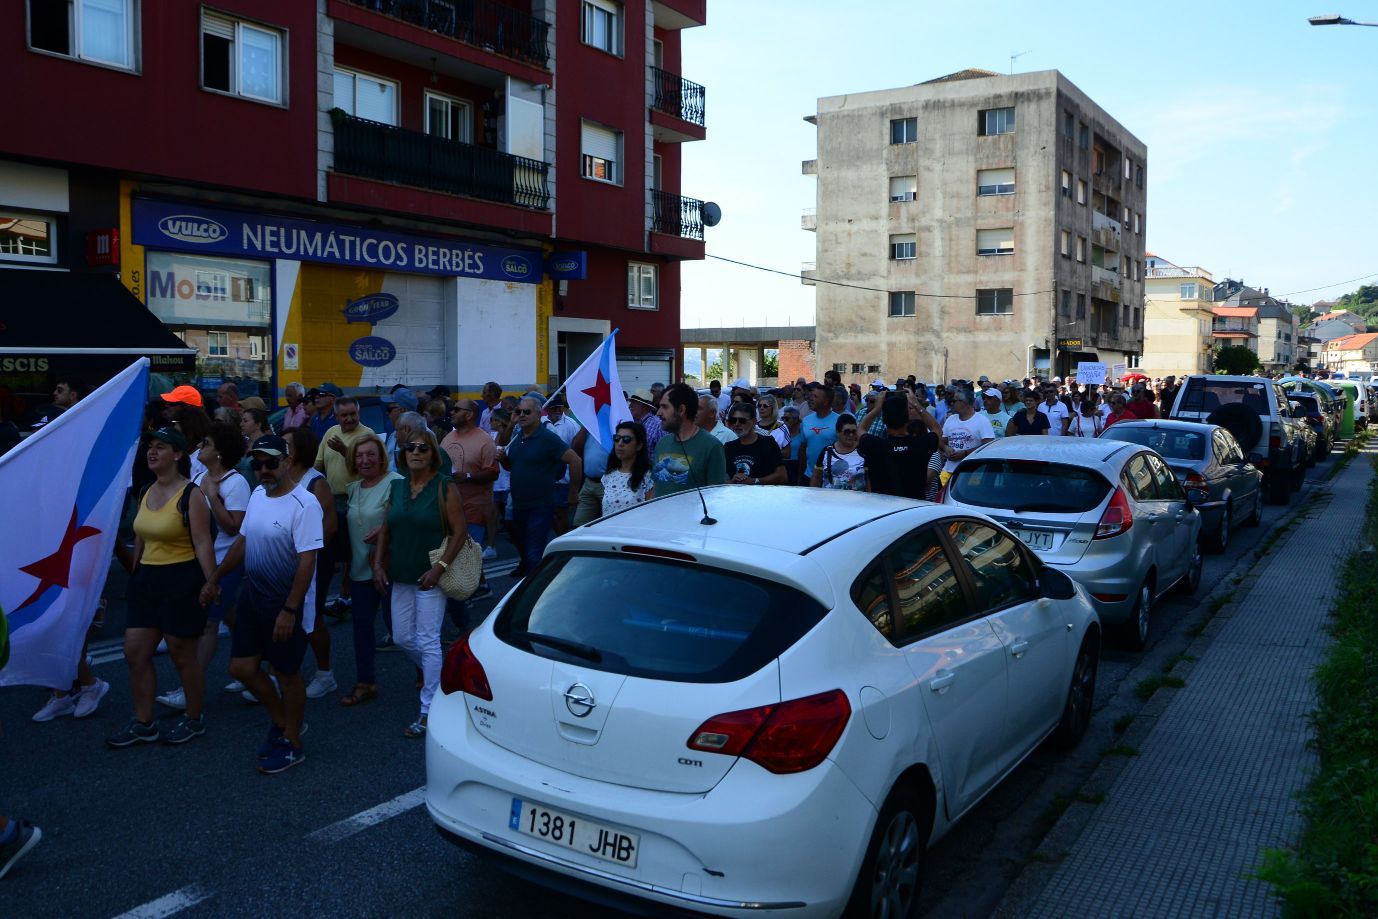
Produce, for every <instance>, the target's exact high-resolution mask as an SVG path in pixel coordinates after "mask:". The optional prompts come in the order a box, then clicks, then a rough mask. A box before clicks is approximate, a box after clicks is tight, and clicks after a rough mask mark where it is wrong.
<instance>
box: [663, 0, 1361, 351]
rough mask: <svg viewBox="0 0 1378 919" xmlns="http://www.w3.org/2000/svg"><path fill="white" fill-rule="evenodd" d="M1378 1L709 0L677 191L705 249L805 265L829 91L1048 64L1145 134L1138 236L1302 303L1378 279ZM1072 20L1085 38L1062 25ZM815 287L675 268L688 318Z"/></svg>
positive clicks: (771, 319)
mask: <svg viewBox="0 0 1378 919" xmlns="http://www.w3.org/2000/svg"><path fill="white" fill-rule="evenodd" d="M1334 12H1338V13H1340V14H1342V15H1344V16H1347V17H1349V18H1352V19H1357V20H1369V21H1378V0H1315V2H1314V3H1312V2H1294V0H1265V2H1251V3H1245V2H1218V0H1207V2H1201V0H1197V2H1193V3H1188V2H1182V0H1168V2H1159V3H1155V4H1153V5H1151V6H1150V5H1144V4H1129V3H1113V2H1103V0H1102V2H1081V0H1067V2H1047V0H1037V2H1035V0H1025V2H1008V0H987V2H985V3H981V4H974V3H972V4H953V3H935V2H932V0H923V2H913V0H911V2H907V3H901V2H891V0H853V2H851V3H842V4H839V3H836V2H823V0H799V2H785V0H709V3H708V20H709V21H708V25H707V26H704V27H701V28H696V29H690V30H688V31H686V32H685V33H684V66H683V70H684V76H685V77H687V78H688V79H690V80H694V81H695V82H698V83H702V84H704V85H705V86H706V87H707V98H708V139H707V140H706V141H699V142H696V143H691V144H685V150H684V170H683V186H682V187H683V193H684V194H686V195H690V196H693V197H698V198H703V199H705V200H712V201H716V202H717V203H718V204H719V205H720V206H721V207H722V211H723V219H722V223H721V224H719V225H718V226H717V227H713V228H711V229H709V230H708V231H707V241H708V247H707V248H708V252H709V254H710V255H719V256H724V257H727V258H733V259H739V260H741V261H746V262H752V263H754V264H757V265H764V266H768V267H771V268H780V269H784V270H787V271H796V272H797V271H798V270H799V266H800V263H801V262H802V261H806V260H811V259H813V257H814V248H813V246H814V234H812V233H807V232H804V231H802V230H801V229H800V228H799V217H800V214H801V212H802V210H803V209H804V208H806V207H812V206H813V205H814V186H815V179H814V178H813V177H812V176H804V175H801V174H800V162H801V161H802V160H806V159H812V158H813V156H814V155H815V152H816V135H815V129H814V127H813V126H812V125H810V124H807V123H805V122H804V121H803V120H802V119H803V116H805V115H807V114H810V113H812V112H813V111H815V109H816V100H817V98H818V97H820V96H831V95H837V94H840V93H847V92H859V91H864V90H871V89H883V88H887V87H894V86H905V85H909V84H912V83H918V82H922V81H924V80H928V79H931V78H933V77H936V76H941V75H942V74H945V73H951V72H952V71H955V70H961V69H963V68H966V67H980V68H985V69H988V70H996V71H999V72H1002V73H1007V72H1008V71H1009V66H1010V61H1009V57H1010V54H1011V53H1014V52H1021V51H1028V52H1029V53H1028V54H1025V55H1024V56H1022V57H1020V58H1019V59H1018V61H1017V62H1016V70H1018V71H1031V70H1061V71H1062V72H1063V74H1064V75H1066V76H1067V78H1068V79H1070V80H1071V81H1072V82H1073V83H1075V84H1076V85H1077V86H1079V87H1080V88H1081V89H1082V90H1083V91H1084V92H1086V93H1087V94H1088V95H1089V96H1090V97H1091V98H1092V99H1094V100H1096V101H1097V102H1098V103H1099V104H1100V105H1101V106H1102V107H1104V108H1105V109H1106V110H1107V111H1108V112H1110V114H1111V115H1112V116H1114V117H1115V118H1116V119H1118V120H1119V121H1120V123H1121V124H1123V125H1124V126H1125V127H1127V128H1128V129H1129V130H1130V131H1132V132H1134V134H1136V135H1137V136H1138V137H1139V138H1140V139H1141V140H1143V141H1144V142H1145V143H1146V144H1147V145H1148V163H1149V170H1148V178H1149V187H1148V214H1147V225H1148V239H1147V242H1148V249H1149V251H1151V252H1154V253H1156V254H1158V255H1160V256H1164V257H1166V258H1168V259H1171V260H1172V261H1174V262H1177V263H1179V264H1195V265H1202V266H1204V267H1205V268H1207V269H1208V270H1210V271H1212V272H1213V273H1214V274H1215V277H1216V278H1217V279H1219V278H1222V277H1225V276H1227V275H1228V276H1230V277H1235V278H1241V277H1242V278H1243V279H1244V280H1245V281H1246V282H1247V283H1249V284H1250V285H1253V286H1258V287H1268V288H1270V290H1271V291H1272V293H1274V294H1275V295H1277V294H1290V293H1292V292H1295V291H1302V290H1305V289H1309V288H1316V287H1321V286H1322V285H1332V286H1326V287H1324V288H1323V289H1321V290H1316V291H1309V292H1306V293H1295V295H1294V296H1292V299H1293V301H1294V302H1304V303H1309V302H1312V301H1313V300H1317V299H1321V298H1333V297H1336V296H1338V295H1339V294H1342V293H1345V292H1346V291H1349V290H1352V289H1354V288H1355V287H1357V286H1358V283H1359V282H1357V281H1355V282H1351V283H1339V282H1345V281H1347V280H1348V279H1352V278H1357V277H1360V276H1363V275H1370V274H1374V273H1378V251H1375V249H1376V248H1378V247H1375V243H1376V242H1378V229H1375V227H1374V223H1375V220H1378V182H1375V181H1374V180H1373V179H1368V178H1366V176H1367V174H1368V172H1370V171H1373V170H1374V168H1375V167H1374V164H1375V162H1378V118H1375V108H1376V107H1378V106H1376V105H1375V94H1374V89H1375V70H1376V69H1378V28H1374V29H1369V28H1357V27H1353V26H1327V27H1320V28H1317V27H1313V26H1310V25H1308V24H1307V22H1306V19H1307V17H1308V16H1314V15H1319V14H1326V13H1334ZM1074 34H1075V36H1076V38H1075V39H1073V38H1072V36H1073V35H1074ZM813 316H814V314H813V289H812V288H809V287H804V286H802V285H801V284H799V282H798V281H797V280H792V279H790V278H784V277H780V276H778V275H770V274H766V273H764V272H760V271H753V270H751V269H747V268H741V267H737V266H735V265H729V264H725V263H722V262H717V261H715V260H713V259H711V258H710V259H707V260H706V261H704V262H686V263H685V267H684V272H683V295H682V324H683V325H684V326H686V327H693V326H717V325H727V326H735V325H751V324H757V323H763V324H770V325H784V324H786V323H787V322H789V323H793V324H795V325H808V324H811V323H812V322H813Z"/></svg>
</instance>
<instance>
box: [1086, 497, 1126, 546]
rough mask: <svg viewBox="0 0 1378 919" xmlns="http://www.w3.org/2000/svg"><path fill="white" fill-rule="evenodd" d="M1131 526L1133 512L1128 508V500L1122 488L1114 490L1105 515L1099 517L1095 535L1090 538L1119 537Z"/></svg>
mask: <svg viewBox="0 0 1378 919" xmlns="http://www.w3.org/2000/svg"><path fill="white" fill-rule="evenodd" d="M1133 525H1134V511H1133V510H1131V509H1130V507H1129V498H1128V497H1127V496H1126V495H1125V493H1124V488H1123V487H1120V488H1117V489H1115V494H1114V495H1113V496H1111V498H1110V504H1109V505H1107V506H1106V508H1105V513H1103V514H1101V515H1100V523H1098V524H1096V535H1095V536H1094V537H1092V538H1094V539H1109V538H1110V537H1111V536H1119V535H1120V534H1121V533H1124V532H1127V531H1128V530H1129V528H1130V527H1132V526H1133Z"/></svg>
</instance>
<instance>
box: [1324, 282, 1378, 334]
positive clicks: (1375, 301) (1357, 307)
mask: <svg viewBox="0 0 1378 919" xmlns="http://www.w3.org/2000/svg"><path fill="white" fill-rule="evenodd" d="M1335 309H1336V310H1350V311H1352V312H1355V313H1358V314H1359V315H1360V316H1362V317H1364V322H1366V323H1368V324H1369V325H1378V284H1365V285H1364V286H1363V287H1360V288H1359V289H1358V290H1356V291H1353V292H1352V293H1347V294H1345V295H1344V296H1343V297H1341V298H1340V299H1339V300H1337V301H1336V302H1335Z"/></svg>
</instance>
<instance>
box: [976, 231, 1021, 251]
mask: <svg viewBox="0 0 1378 919" xmlns="http://www.w3.org/2000/svg"><path fill="white" fill-rule="evenodd" d="M1012 252H1014V227H999V228H997V229H993V230H977V231H976V254H977V255H1009V254H1011V253H1012Z"/></svg>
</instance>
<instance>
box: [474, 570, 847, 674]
mask: <svg viewBox="0 0 1378 919" xmlns="http://www.w3.org/2000/svg"><path fill="white" fill-rule="evenodd" d="M826 613H827V609H825V608H824V606H823V605H822V604H821V603H819V602H818V601H817V600H814V599H813V598H812V597H809V596H808V595H806V594H804V593H803V592H802V591H799V590H796V589H795V588H792V587H789V586H786V585H784V584H781V583H778V582H776V581H770V580H766V579H764V578H757V577H753V576H751V575H747V574H741V573H738V572H735V571H726V570H723V569H721V568H714V567H711V566H709V565H704V564H696V563H691V562H683V561H671V560H666V559H656V558H647V557H644V556H633V555H624V554H622V553H585V552H561V553H555V554H553V555H549V556H547V557H546V559H545V560H544V561H543V562H542V563H541V565H540V567H538V568H537V569H536V571H535V572H534V573H533V574H532V576H531V577H530V578H528V579H527V580H526V582H525V583H523V584H522V586H521V588H520V589H519V590H518V592H517V594H516V595H515V596H514V597H513V598H512V599H511V600H510V601H509V602H508V604H507V606H506V607H505V608H504V609H503V611H502V613H501V614H499V616H498V618H497V620H496V621H495V622H494V625H493V631H494V632H495V633H496V634H497V636H498V637H499V638H500V639H502V640H503V641H505V642H507V643H508V644H510V645H512V646H514V647H518V648H521V649H522V650H524V651H529V652H531V653H532V654H536V655H539V656H541V657H547V658H550V659H552V660H561V661H570V662H578V663H579V664H580V665H582V666H586V667H591V668H593V669H595V670H604V671H607V672H610V673H624V674H627V675H629V676H636V677H647V678H650V679H661V680H674V681H678V682H688V683H727V682H731V681H733V680H739V679H742V678H743V677H746V676H748V675H750V674H752V673H755V672H756V671H757V670H759V669H761V667H763V666H765V665H766V664H767V663H769V662H770V661H771V660H774V659H775V658H776V657H779V656H780V654H781V653H783V652H784V651H785V649H787V648H789V647H790V646H791V645H793V644H794V643H795V642H796V641H798V640H799V638H800V637H801V636H803V635H804V634H805V633H806V632H808V631H809V629H811V628H813V627H814V626H815V625H817V624H818V622H819V621H820V620H822V618H823V616H824V615H825V614H826Z"/></svg>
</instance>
